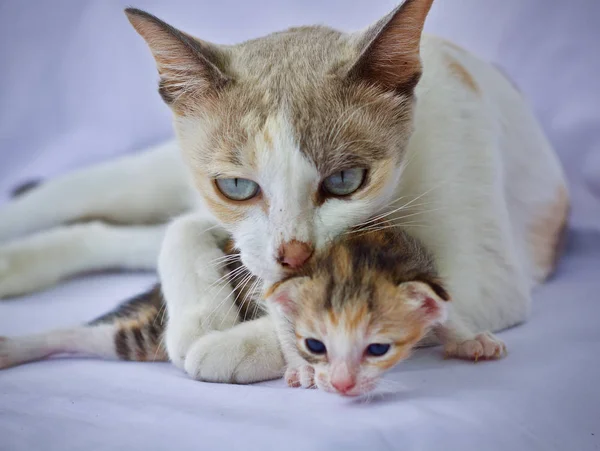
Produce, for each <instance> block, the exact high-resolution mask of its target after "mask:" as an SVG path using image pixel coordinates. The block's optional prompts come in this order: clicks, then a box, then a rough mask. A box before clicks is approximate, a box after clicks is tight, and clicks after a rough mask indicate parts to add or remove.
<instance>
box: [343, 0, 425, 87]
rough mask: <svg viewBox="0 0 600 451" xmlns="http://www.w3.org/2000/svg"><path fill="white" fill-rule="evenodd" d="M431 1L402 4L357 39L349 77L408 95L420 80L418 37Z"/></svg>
mask: <svg viewBox="0 0 600 451" xmlns="http://www.w3.org/2000/svg"><path fill="white" fill-rule="evenodd" d="M432 3H433V0H405V1H404V2H403V3H402V4H401V5H400V6H398V7H397V8H396V9H395V10H394V11H392V12H391V13H389V14H388V15H387V16H385V17H384V18H383V19H381V20H379V21H378V22H377V23H375V24H374V25H373V26H371V27H370V28H369V29H368V30H367V31H366V32H364V33H363V34H362V35H361V36H360V38H359V39H358V46H357V47H358V50H359V56H358V59H357V60H356V61H355V62H354V64H353V65H352V66H351V68H350V70H349V72H348V76H349V77H351V78H352V79H356V80H364V81H367V82H370V83H374V84H377V85H380V86H382V87H383V88H385V89H389V90H391V91H394V92H397V93H399V94H410V93H412V91H413V89H414V87H415V86H416V85H417V83H418V81H419V79H420V77H421V57H420V46H421V33H422V32H423V25H424V24H425V18H426V17H427V13H428V12H429V9H430V8H431V4H432Z"/></svg>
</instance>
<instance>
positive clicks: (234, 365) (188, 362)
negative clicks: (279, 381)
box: [184, 328, 285, 384]
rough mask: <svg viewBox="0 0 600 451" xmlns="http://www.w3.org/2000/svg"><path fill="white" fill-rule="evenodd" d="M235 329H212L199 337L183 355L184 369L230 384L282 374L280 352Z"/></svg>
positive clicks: (198, 375)
mask: <svg viewBox="0 0 600 451" xmlns="http://www.w3.org/2000/svg"><path fill="white" fill-rule="evenodd" d="M234 329H235V328H234ZM234 329H230V330H226V331H222V332H221V331H213V332H210V333H208V334H207V335H205V336H204V337H201V338H199V339H198V340H197V341H196V342H195V343H194V344H193V345H192V346H191V347H190V350H189V351H188V353H187V355H186V357H185V363H184V368H185V371H186V372H187V373H188V374H189V375H190V376H191V377H192V378H194V379H197V380H200V381H205V382H222V383H230V384H250V383H253V382H260V381H265V380H269V379H276V378H279V377H281V376H282V375H283V368H284V365H285V362H284V360H283V356H282V355H281V352H279V351H278V352H272V350H270V349H268V348H266V347H265V346H264V343H263V341H262V339H261V338H257V337H253V336H240V335H239V334H236V333H235V332H234Z"/></svg>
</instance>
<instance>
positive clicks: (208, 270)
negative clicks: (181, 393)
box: [158, 214, 245, 368]
mask: <svg viewBox="0 0 600 451" xmlns="http://www.w3.org/2000/svg"><path fill="white" fill-rule="evenodd" d="M227 239H228V235H227V234H225V233H224V232H223V231H221V229H220V228H217V226H216V225H215V223H214V222H208V221H206V219H203V218H202V217H200V216H197V215H195V214H189V215H185V216H182V217H180V218H178V219H176V220H175V221H173V222H172V223H171V224H170V225H169V227H168V229H167V232H166V235H165V239H164V241H163V244H162V247H161V251H160V257H159V259H158V272H159V275H160V280H161V283H162V291H163V296H164V299H165V303H166V305H167V313H168V315H167V316H168V321H167V327H166V333H165V342H166V347H167V352H168V354H169V358H170V359H171V361H172V362H173V363H174V364H175V365H176V366H178V367H179V368H184V364H185V360H186V355H187V354H188V351H189V349H190V346H192V344H193V343H194V342H196V340H197V339H198V338H200V337H202V336H203V335H205V334H206V333H207V332H209V331H212V330H223V329H228V328H231V327H233V326H234V325H235V324H237V322H238V315H237V307H236V306H235V296H236V295H235V292H234V290H233V288H232V286H231V284H230V282H229V278H228V277H227V276H226V264H227V262H228V261H229V258H228V257H227V256H226V255H225V253H224V252H223V250H222V247H223V244H224V242H225V241H226V240H227ZM244 280H245V279H244Z"/></svg>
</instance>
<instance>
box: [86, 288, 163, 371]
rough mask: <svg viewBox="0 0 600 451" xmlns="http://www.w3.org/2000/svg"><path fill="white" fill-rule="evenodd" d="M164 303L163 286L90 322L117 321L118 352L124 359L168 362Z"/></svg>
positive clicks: (116, 345)
mask: <svg viewBox="0 0 600 451" xmlns="http://www.w3.org/2000/svg"><path fill="white" fill-rule="evenodd" d="M164 319H165V312H164V303H163V299H162V295H161V292H160V286H159V285H156V286H155V287H154V288H152V290H150V291H149V292H147V293H143V294H141V295H139V296H136V297H135V298H133V299H131V300H129V301H127V302H125V303H123V304H121V305H119V306H118V307H117V308H116V309H115V310H113V311H111V312H108V313H106V314H105V315H102V316H101V317H100V318H98V319H96V320H94V321H92V322H90V323H89V325H90V326H94V325H99V324H114V325H115V326H116V328H117V332H116V333H115V337H114V343H115V351H116V353H117V355H118V357H119V358H120V359H122V360H137V361H148V360H150V361H166V360H168V357H167V353H166V350H165V349H164V347H163V345H162V333H163V331H164V326H165V323H164Z"/></svg>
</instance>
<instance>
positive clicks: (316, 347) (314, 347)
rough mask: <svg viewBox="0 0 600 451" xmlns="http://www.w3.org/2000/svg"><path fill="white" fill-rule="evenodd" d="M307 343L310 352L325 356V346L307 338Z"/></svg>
mask: <svg viewBox="0 0 600 451" xmlns="http://www.w3.org/2000/svg"><path fill="white" fill-rule="evenodd" d="M305 343H306V347H307V348H308V350H309V351H310V352H312V353H313V354H325V351H327V348H326V347H325V344H324V343H323V342H322V341H319V340H315V339H314V338H307V339H306V341H305Z"/></svg>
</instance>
